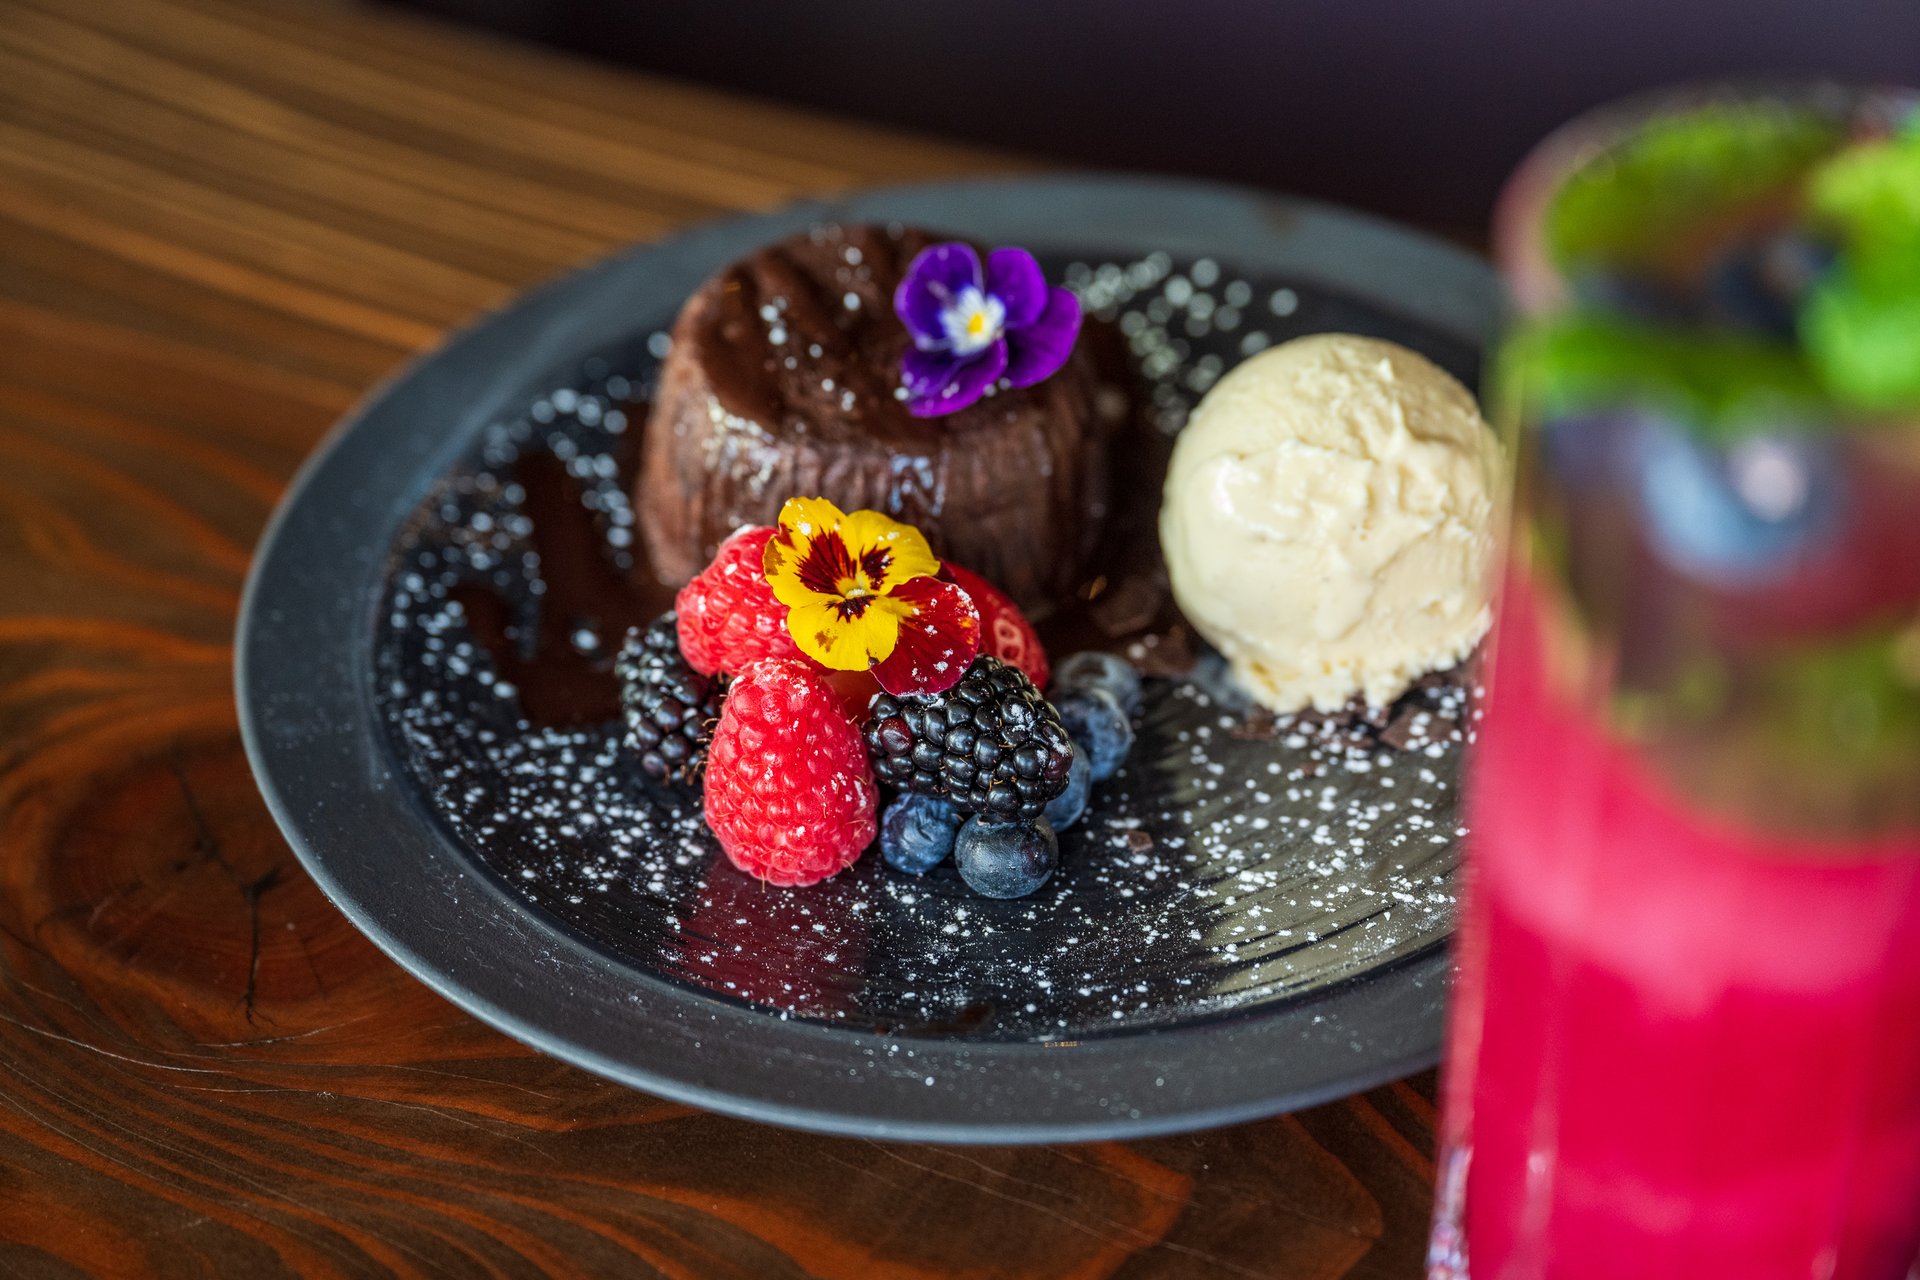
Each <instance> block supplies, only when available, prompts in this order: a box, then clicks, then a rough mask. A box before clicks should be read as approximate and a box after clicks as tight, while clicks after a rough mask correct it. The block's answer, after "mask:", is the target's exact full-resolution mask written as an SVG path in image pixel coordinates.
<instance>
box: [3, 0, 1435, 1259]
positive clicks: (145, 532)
mask: <svg viewBox="0 0 1920 1280" xmlns="http://www.w3.org/2000/svg"><path fill="white" fill-rule="evenodd" d="M1016 167H1019V164H1018V162H1015V161H1012V160H1009V159H1007V158H1005V157H997V156H992V155H985V154H981V153H978V152H972V151H966V150H961V149H957V148H953V147H946V146H941V145H937V144H931V143H928V142H924V141H919V140H915V139H911V138H905V137H900V136H895V135H890V134H886V133H882V132H877V131H875V130H872V129H867V128H859V127H852V126H848V125H846V124H842V123H837V122H834V121H831V120H825V119H821V118H818V117H814V116H809V115H805V114H801V113H797V112H793V111H789V110H785V109H778V108H773V107H769V106H765V105H760V104H756V103H751V102H745V101H740V100H737V99H732V98H727V97H720V96H716V95H713V94H711V93H707V92H703V91H698V90H694V89H689V88H684V87H679V86H674V85H670V84H663V83H659V82H655V81H649V80H644V79H637V78H634V77H631V76H628V75H624V74H621V73H617V72H614V71H610V70H606V69H602V68H596V67H592V66H587V65H583V64H580V63H574V62H567V61H563V60H560V59H557V58H554V57H551V56H547V55H542V54H535V53H532V52H529V51H525V50H520V49H516V48H510V47H507V46H503V45H495V44H489V43H482V42H479V41H476V40H475V39H473V38H471V37H468V36H464V35H460V34H456V33H454V32H452V31H450V30H444V29H441V28H438V27H433V26H427V25H419V24H416V23H413V22H408V21H399V20H395V19H394V18H392V17H390V16H386V15H382V14H379V13H376V12H369V11H367V10H363V9H358V8H351V7H335V8H303V7H295V6H294V5H292V4H278V3H276V4H267V3H260V4H257V5H243V4H238V3H229V2H226V0H0V877H4V882H3V885H0V1131H3V1132H4V1137H0V1275H5V1276H10V1277H18V1276H27V1277H38V1276H48V1277H55V1276H58V1277H65V1276H75V1275H95V1276H115V1277H117V1276H141V1275H149V1274H151V1275H161V1276H244V1277H272V1276H287V1275H306V1276H342V1277H345V1276H356V1277H357V1276H384V1275H396V1276H532V1275H541V1274H548V1275H572V1274H586V1275H601V1276H652V1275H663V1276H674V1277H706V1276H739V1277H773V1276H803V1275H811V1276H822V1277H841V1276H846V1277H865V1276H948V1275H955V1276H959V1275H964V1276H1059V1277H1097V1276H1126V1277H1149V1276H1155V1277H1160V1276H1196V1277H1198V1276H1206V1277H1236V1276H1263V1277H1336V1276H1362V1277H1382V1278H1385V1277H1402V1278H1404V1277H1414V1276H1417V1275H1418V1274H1419V1270H1420V1268H1419V1258H1420V1254H1421V1250H1422V1242H1423V1239H1424V1235H1425V1229H1426V1219H1427V1214H1428V1206H1429V1203H1430V1197H1431V1187H1432V1174H1433V1169H1432V1160H1431V1152H1432V1128H1433V1082H1432V1078H1431V1076H1423V1077H1419V1078H1416V1079H1414V1080H1412V1081H1408V1082H1403V1083H1399V1084H1395V1085H1392V1086H1390V1087H1387V1088H1383V1089H1378V1090H1375V1091H1373V1092H1371V1093H1369V1094H1366V1095H1364V1096H1362V1097H1358V1098H1354V1099H1350V1100H1348V1101H1345V1102H1340V1103H1337V1104H1334V1105H1330V1106H1325V1107H1320V1108H1317V1109H1315V1110H1312V1111H1307V1112H1303V1113H1301V1114H1298V1115H1295V1116H1290V1117H1286V1118H1282V1119H1277V1120H1272V1121H1268V1122H1265V1123H1260V1124H1252V1125H1246V1126H1242V1127H1239V1128H1235V1129H1229V1130H1223V1131H1219V1132H1213V1133H1206V1134H1199V1135H1194V1136H1189V1137H1180V1138H1167V1139H1161V1140H1156V1141H1150V1142H1140V1143H1131V1144H1126V1145H1118V1144H1108V1145H1098V1146H1083V1147H1066V1146H1062V1147H1051V1148H1032V1149H1014V1148H1007V1149H969V1150H948V1149H939V1148H931V1147H906V1146H885V1145H876V1144H873V1143H866V1142H858V1141H851V1140H845V1139H831V1138H819V1137H811V1136H805V1135H798V1134H793V1133H788V1132H783V1131H780V1130H775V1129H769V1128H764V1127H760V1126H756V1125H752V1124H746V1123H742V1122H739V1121H734V1120H728V1119H723V1118H720V1117H716V1116H712V1115H707V1114H703V1113H700V1112H696V1111H692V1110H689V1109H687V1108H685V1107H679V1106H672V1105H668V1104H666V1103H663V1102H659V1101H657V1100H654V1099H652V1098H649V1097H647V1096H645V1095H643V1094H639V1093H635V1092H633V1091H630V1090H628V1089H625V1088H621V1087H619V1086H616V1085H612V1084H608V1083H604V1082H602V1081H600V1080H598V1079H597V1078H595V1077H592V1076H589V1075H587V1074H585V1073H583V1072H580V1071H578V1070H575V1069H573V1068H571V1067H568V1066H565V1065H562V1064H560V1063H558V1062H555V1061H553V1060H551V1059H548V1058H545V1057H543V1056H541V1055H539V1054H537V1053H535V1052H533V1051H531V1050H529V1049H526V1048H524V1047H522V1046H521V1045H519V1044H517V1043H515V1042H514V1041H511V1040H508V1039H505V1038H503V1037H501V1036H500V1035H498V1034H496V1033H494V1032H493V1031H490V1030H488V1029H487V1028H486V1027H484V1026H482V1025H481V1024H480V1023H478V1022H476V1021H474V1020H473V1019H472V1018H469V1017H467V1016H466V1015H465V1014H463V1013H461V1012H460V1011H458V1010H457V1009H455V1008H453V1007H452V1006H451V1005H448V1004H447V1003H445V1002H444V1001H442V1000H441V999H440V998H439V997H437V996H435V995H433V994H432V993H430V992H429V991H428V990H427V989H426V988H425V987H423V986H421V985H419V984H418V983H416V982H414V981H413V980H412V979H411V978H409V977H407V976H406V975H405V974H403V973H402V972H401V971H400V970H399V969H398V968H396V967H395V966H394V965H393V964H392V963H391V962H389V961H388V960H387V959H386V958H385V957H384V956H382V955H381V954H380V953H379V952H378V951H376V950H375V949H374V948H373V946H372V945H371V944H370V943H368V942H367V941H366V940H365V939H363V938H362V937H361V936H360V935H359V934H358V933H356V932H355V931H354V930H353V929H352V928H351V927H350V926H349V925H348V924H347V923H346V921H345V920H344V919H343V918H342V917H341V916H340V914H339V913H338V912H336V911H335V910H334V909H333V908H332V907H331V906H330V905H329V904H328V902H327V901H326V899H325V898H324V897H323V896H322V895H321V894H320V892H319V891H318V890H317V889H316V888H315V887H314V885H313V884H312V882H311V881H309V880H308V878H307V877H306V875H305V874H304V873H303V872H302V871H301V869H300V867H299V865H298V864H297V862H296V861H295V860H294V858H293V856H292V855H291V854H290V852H289V851H288V849H287V847H286V845H285V844H284V843H283V842H282V840H281V838H280V836H279V835H278V833H277V832H276V830H275V828H274V826H273V823H272V821H271V820H270V818H269V817H268V814H267V811H266V809H265V807H264V806H263V804H262V803H261V800H260V796H259V793H258V792H257V791H256V789H255V787H254V784H253V780H252V778H251V777H250V775H249V773H248V770H247V766H246V762H245V760H244V759H243V757H242V754H241V749H240V741H239V737H238V732H237V729H236V727H235V720H234V709H233V702H232V695H231V676H232V673H231V669H230V660H231V657H232V648H231V637H232V631H233V623H234V613H235V609H236V607H237V605H238V602H239V595H240V587H241V582H242V578H243V575H244V574H245V572H246V568H247V562H248V556H249V553H250V550H251V548H252V546H253V543H254V540H255V538H256V537H257V536H258V534H259V532H260V529H261V527H262V525H263V523H264V521H265V520H266V518H267V515H268V513H269V511H270V510H271V509H272V507H273V504H274V502H275V500H276V498H277V497H278V495H279V494H280V492H281V489H282V487H283V486H284V484H285V483H286V481H287V479H288V477H289V476H291V475H292V473H293V471H294V469H295V468H296V467H297V466H298V465H299V463H300V461H301V459H302V458H303V457H304V456H305V455H306V454H307V453H308V451H309V450H311V449H312V448H313V446H314V445H315V443H316V442H317V441H318V440H319V438H320V436H321V434H322V433H323V432H324V431H325V430H326V429H327V427H328V425H329V424H330V423H331V422H333V421H334V420H335V418H337V417H338V416H339V415H340V414H341V413H342V412H343V411H345V410H346V409H347V408H348V407H349V406H350V405H351V404H353V402H354V401H355V400H356V398H358V397H359V396H360V395H361V394H362V393H364V392H365V391H366V390H367V389H368V388H369V387H370V386H372V385H373V384H374V383H375V382H376V381H377V380H379V379H380V378H381V377H382V376H384V375H386V374H388V373H390V372H391V371H392V370H393V369H394V368H395V367H396V366H397V365H398V364H399V363H400V362H402V361H403V360H405V359H406V358H407V357H408V356H410V355H412V354H414V353H415V352H418V351H420V350H422V349H423V348H425V347H428V346H429V345H431V344H432V343H434V342H435V341H436V339H438V338H439V336H440V335H442V334H443V333H445V332H446V331H447V330H448V329H449V327H451V326H454V325H458V324H459V323H461V322H462V321H465V320H467V319H469V318H471V317H473V316H474V315H476V314H478V313H480V312H483V311H485V310H486V309H488V308H489V307H492V306H495V305H497V304H499V303H500V302H502V301H503V300H505V299H506V298H508V297H509V296H510V295H512V294H513V293H514V292H515V291H516V290H518V289H520V288H523V287H524V286H526V285H528V284H531V283H533V282H535V281H537V280H540V279H541V278H543V277H545V276H548V275H550V274H552V273H554V272H556V271H558V270H561V269H563V268H565V267H567V266H569V265H573V264H576V263H580V262H582V261H584V260H587V259H590V258H592V257H594V256H596V255H599V254H602V253H605V252H607V251H609V250H611V249H613V248H615V247H617V246H619V245H621V244H624V243H626V242H628V241H633V240H642V239H646V238H649V237H654V236H658V235H660V234H662V233H664V232H667V231H669V230H671V229H673V228H675V227H678V226H682V225H685V224H687V223H689V222H693V221H696V220H699V219H702V218H707V217H711V216H714V215H718V214H723V213H727V212H731V211H734V210H744V209H765V208H768V207H771V206H774V205H777V204H779V203H781V202H783V201H786V200H789V199H792V198H795V197H799V196H804V195H814V194H820V193H824V192H829V191H833V190H837V189H843V188H848V187H853V186H857V185H861V184H865V183H872V182H881V181H887V182H893V181H904V180H911V179H916V178H922V177H935V176H941V175H950V174H955V173H962V172H973V171H983V170H993V169H1002V170H1004V169H1010V168H1016ZM1247 1069H1248V1070H1250V1071H1257V1070H1259V1069H1260V1064H1258V1063H1248V1064H1247Z"/></svg>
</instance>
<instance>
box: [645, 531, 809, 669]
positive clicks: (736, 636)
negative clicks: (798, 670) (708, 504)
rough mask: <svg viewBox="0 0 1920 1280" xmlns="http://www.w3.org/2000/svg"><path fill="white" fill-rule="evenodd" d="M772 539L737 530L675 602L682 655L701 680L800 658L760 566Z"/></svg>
mask: <svg viewBox="0 0 1920 1280" xmlns="http://www.w3.org/2000/svg"><path fill="white" fill-rule="evenodd" d="M772 536H773V530H772V529H770V528H767V527H766V526H764V525H761V526H750V527H748V528H745V529H741V530H739V531H738V532H736V533H735V534H734V535H733V536H732V537H730V538H728V539H727V540H726V541H725V542H723V543H721V544H720V550H719V551H718V552H717V553H716V554H715V555H714V557H713V563H712V564H710V565H708V566H707V567H706V568H705V569H703V570H701V571H700V574H699V575H698V576H697V577H695V578H694V580H693V581H692V582H689V583H688V584H687V585H686V586H684V587H682V588H680V594H679V595H678V596H676V597H674V601H673V607H674V610H675V612H677V613H678V614H679V615H680V652H681V653H683V654H685V655H686V659H687V665H688V666H690V667H692V668H693V669H694V670H695V671H698V672H699V673H700V674H701V675H703V676H710V675H713V674H714V673H715V672H722V671H724V672H725V673H727V674H728V675H734V674H736V673H738V672H740V671H743V670H745V669H746V667H747V664H749V663H752V662H758V661H760V660H761V659H762V658H798V657H799V656H800V650H799V647H798V646H796V645H795V644H794V643H793V637H792V636H791V635H789V634H788V633H787V607H786V606H785V605H783V604H781V603H780V602H779V601H778V600H776V599H774V598H773V588H772V587H769V586H768V585H767V574H766V570H765V569H764V568H763V567H762V564H761V561H762V558H763V557H764V556H765V554H766V550H767V539H769V538H771V537H772Z"/></svg>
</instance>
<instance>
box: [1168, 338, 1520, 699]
mask: <svg viewBox="0 0 1920 1280" xmlns="http://www.w3.org/2000/svg"><path fill="white" fill-rule="evenodd" d="M1503 473H1504V465H1503V463H1502V460H1501V455H1500V447H1499V442H1498V441H1497V440H1496V439H1495V437H1494V434H1493V432H1492V431H1491V430H1489V429H1488V427H1487V424H1486V423H1485V422H1484V421H1483V420H1482V419H1481V417H1480V411H1479V409H1478V407H1477V406H1476V405H1475V403H1474V399H1473V396H1472V395H1471V394H1469V393H1468V391H1467V389H1466V388H1465V387H1463V386H1461V385H1460V384H1459V383H1458V382H1456V381H1455V380H1454V379H1453V378H1452V377H1450V376H1449V375H1448V374H1447V373H1446V372H1445V371H1443V370H1442V369H1440V368H1439V367H1438V366H1436V365H1434V364H1433V363H1432V362H1431V361H1429V360H1427V359H1426V358H1425V357H1423V356H1420V355H1417V354H1415V353H1414V352H1412V351H1409V350H1407V349H1406V348H1404V347H1401V346H1397V345H1395V344H1394V343H1391V342H1383V341H1380V340H1379V339H1375V338H1361V337H1354V336H1352V335H1348V334H1337V333H1329V334H1317V335H1314V336H1312V337H1307V338H1298V339H1295V340H1294V341H1292V342H1288V343H1284V344H1282V345H1280V346H1277V347H1272V348H1269V349H1268V350H1266V351H1263V352H1261V353H1260V354H1259V355H1257V356H1254V357H1252V358H1251V359H1249V360H1246V361H1244V362H1243V363H1241V364H1239V365H1237V366H1236V367H1235V368H1234V369H1233V370H1232V371H1231V372H1229V373H1228V374H1227V376H1226V377H1224V378H1222V379H1221V380H1220V381H1219V383H1218V384H1216V385H1215V386H1214V388H1213V389H1212V390H1211V391H1209V392H1208V393H1207V395H1206V397H1205V398H1204V399H1203V400H1202V401H1201V402H1200V404H1199V406H1198V407H1197V408H1196V409H1195V410H1194V412H1193V416H1192V418H1191V419H1190V420H1189V422H1188V424H1187V427H1186V429H1185V430H1184V431H1183V432H1182V433H1181V434H1180V437H1179V440H1178V442H1177V443H1176V444H1175V446H1174V451H1173V461H1172V464H1171V466H1170V468H1169V471H1168V475H1167V486H1166V494H1165V499H1164V502H1163V505H1162V506H1161V510H1160V544H1161V547H1162V548H1163V550H1164V551H1165V552H1166V558H1167V570H1168V573H1169V575H1170V576H1171V578H1172V583H1173V593H1174V597H1175V599H1177V600H1178V601H1179V603H1180V608H1181V609H1182V610H1183V611H1184V612H1185V613H1186V615H1187V618H1188V620H1189V621H1190V622H1192V623H1193V625H1194V627H1195V628H1196V629H1198V630H1199V632H1200V634H1201V635H1203V636H1205V637H1206V638H1207V639H1208V640H1209V641H1211V642H1212V643H1213V645H1214V647H1215V648H1217V649H1219V650H1220V652H1221V653H1222V654H1224V655H1225V656H1226V658H1227V660H1228V661H1229V662H1230V663H1231V664H1232V668H1233V672H1234V675H1235V677H1236V678H1237V679H1238V680H1239V681H1240V682H1241V683H1242V684H1244V685H1245V686H1246V688H1247V689H1248V690H1249V691H1250V692H1251V693H1252V694H1253V695H1254V696H1255V697H1257V698H1258V699H1259V700H1260V701H1261V702H1263V703H1265V704H1266V705H1267V706H1269V707H1271V708H1273V709H1274V710H1275V711H1282V712H1286V711H1298V710H1301V709H1303V708H1305V707H1307V706H1309V705H1311V706H1313V707H1316V708H1318V709H1320V710H1322V711H1333V710H1336V709H1338V708H1340V707H1342V706H1345V705H1346V704H1347V703H1348V702H1349V701H1350V700H1351V699H1352V697H1353V696H1354V695H1355V694H1360V695H1362V696H1363V697H1364V698H1365V699H1366V701H1367V702H1368V703H1370V704H1372V705H1374V706H1384V705H1386V704H1387V703H1390V702H1392V701H1393V700H1394V699H1395V698H1397V697H1399V696H1400V695H1401V694H1402V693H1404V692H1406V690H1407V688H1408V687H1409V686H1410V685H1411V684H1412V683H1413V682H1414V681H1415V680H1416V679H1418V678H1419V677H1420V676H1421V675H1423V674H1425V673H1426V672H1429V671H1434V670H1439V669H1441V668H1445V667H1449V666H1452V665H1453V664H1454V663H1456V662H1458V661H1460V660H1461V659H1462V658H1464V657H1466V656H1467V654H1469V653H1470V652H1472V650H1473V647H1474V646H1475V645H1476V644H1478V643H1479V641H1480V638H1481V637H1482V636H1484V635H1485V634H1486V632H1487V627H1488V625H1489V624H1490V622H1491V616H1492V615H1491V611H1490V608H1489V605H1488V585H1489V582H1488V579H1489V571H1490V564H1489V561H1490V558H1491V552H1492V544H1493V525H1494V515H1495V504H1496V501H1497V500H1498V495H1499V494H1500V493H1501V492H1502V488H1501V486H1502V484H1503V482H1504V480H1503Z"/></svg>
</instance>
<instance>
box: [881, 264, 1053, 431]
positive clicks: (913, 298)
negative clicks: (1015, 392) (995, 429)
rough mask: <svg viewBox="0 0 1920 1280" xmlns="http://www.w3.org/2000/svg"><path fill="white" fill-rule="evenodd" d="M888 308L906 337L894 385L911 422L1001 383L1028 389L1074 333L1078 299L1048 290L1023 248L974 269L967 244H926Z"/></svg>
mask: <svg viewBox="0 0 1920 1280" xmlns="http://www.w3.org/2000/svg"><path fill="white" fill-rule="evenodd" d="M893 308H894V311H895V313H896V314H898V315H899V317H900V321H901V323H902V324H904V325H905V326H906V329H907V333H908V334H909V336H911V337H912V339H913V346H912V347H911V348H909V349H908V350H907V351H906V353H905V354H904V355H903V356H902V357H901V362H900V383H901V388H902V390H903V391H905V393H906V401H907V410H908V412H910V413H912V414H913V415H914V416H915V417H920V418H932V417H939V416H941V415H943V414H948V413H953V412H955V411H956V410H960V409H964V408H966V407H967V406H968V405H970V404H973V403H974V402H975V401H977V400H979V399H980V398H981V397H982V396H984V395H987V394H989V393H990V392H991V391H992V390H993V389H994V388H995V386H996V385H998V384H999V383H1000V382H1001V380H1002V379H1003V378H1004V379H1005V380H1006V384H1007V385H1008V386H1012V387H1030V386H1032V385H1033V384H1035V383H1037V382H1041V381H1043V380H1045V379H1046V378H1048V377H1051V376H1052V375H1053V374H1054V372H1056V371H1057V370H1058V369H1059V368H1060V366H1061V365H1063V364H1065V363H1066V361H1067V357H1068V356H1069V355H1071V354H1072V352H1073V343H1074V339H1075V338H1076V337H1078V336H1079V333H1080V301H1079V299H1078V298H1076V297H1074V295H1073V294H1072V293H1071V292H1070V291H1069V290H1066V289H1063V288H1060V287H1058V286H1053V287H1049V286H1048V284H1047V282H1046V277H1045V275H1044V274H1042V272H1041V270H1040V264H1039V263H1038V262H1037V261H1035V259H1034V256H1033V255H1032V254H1031V253H1028V252H1027V251H1026V250H1025V249H1016V248H1000V249H995V250H994V251H993V252H991V253H989V254H988V255H987V261H986V264H985V267H984V268H983V267H982V265H981V262H980V255H979V254H978V253H977V252H975V251H974V249H973V247H972V246H971V245H967V244H964V243H960V242H958V241H954V242H950V243H947V244H936V245H930V246H928V247H927V248H925V249H923V250H921V252H920V253H919V255H918V256H916V257H915V258H914V260H913V262H912V263H911V264H910V265H909V266H908V268H907V273H906V275H905V276H904V277H903V278H902V279H901V281H900V287H899V288H898V289H896V290H895V291H894V295H893Z"/></svg>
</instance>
